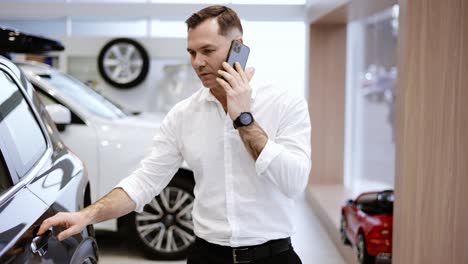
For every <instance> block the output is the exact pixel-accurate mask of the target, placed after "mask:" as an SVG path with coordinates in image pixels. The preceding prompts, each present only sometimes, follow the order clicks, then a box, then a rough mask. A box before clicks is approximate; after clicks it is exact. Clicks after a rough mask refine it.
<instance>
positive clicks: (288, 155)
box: [39, 6, 311, 264]
mask: <svg viewBox="0 0 468 264" xmlns="http://www.w3.org/2000/svg"><path fill="white" fill-rule="evenodd" d="M186 23H187V26H188V38H187V40H188V41H187V51H188V53H189V54H190V57H191V63H192V66H193V68H194V70H195V71H196V73H197V75H198V76H199V78H200V80H201V81H202V83H203V86H204V88H202V89H201V90H199V91H198V92H196V93H195V94H194V95H192V96H191V97H189V98H188V99H186V100H183V101H182V102H180V103H178V104H177V105H176V106H175V107H174V108H173V109H172V110H171V111H170V112H169V113H168V114H167V116H166V118H165V119H164V121H163V123H162V125H161V127H160V129H159V130H158V131H157V133H156V135H155V137H154V146H153V150H152V153H151V154H150V155H149V156H148V157H146V158H145V159H144V160H143V161H142V162H141V165H140V168H139V169H138V170H136V171H135V172H134V173H133V174H132V175H131V176H129V177H127V178H126V179H124V180H122V181H121V182H120V183H119V184H118V185H117V186H116V188H114V189H113V190H112V191H111V192H110V193H109V194H107V195H106V196H104V197H103V198H102V199H100V200H99V201H97V202H96V203H94V204H92V205H90V206H89V207H87V208H85V209H83V210H81V211H80V212H76V213H59V214H57V215H56V216H54V217H51V218H49V219H47V220H45V221H44V223H43V224H42V225H41V228H40V231H39V233H40V234H41V233H43V232H44V231H45V230H47V229H48V228H49V227H51V226H56V225H61V226H64V227H66V228H67V229H66V230H64V231H63V232H61V233H60V234H59V235H58V238H59V239H60V240H63V239H65V238H67V237H69V236H71V235H73V234H77V233H78V232H80V231H81V230H82V229H83V228H84V227H85V226H86V225H89V224H94V223H97V222H101V221H105V220H108V219H111V218H117V217H120V216H122V215H125V214H127V213H129V212H131V211H133V210H135V211H141V210H142V208H143V206H144V205H145V204H146V203H148V202H149V201H150V200H151V199H152V198H153V197H154V196H155V195H157V194H159V192H160V191H161V190H162V189H163V188H164V187H165V186H166V185H167V184H168V182H169V181H170V180H171V177H172V175H174V173H175V172H176V170H177V169H178V168H179V166H180V165H181V163H182V162H183V160H185V161H186V162H187V163H188V165H189V166H190V168H191V169H192V170H193V172H194V176H195V182H196V184H195V189H194V194H195V197H196V198H195V201H194V205H193V212H192V215H193V222H194V232H195V234H196V236H197V238H196V241H195V243H194V246H193V248H192V250H191V253H190V254H189V257H188V263H189V264H198V263H200V264H209V263H222V264H225V263H270V264H271V263H281V264H285V263H301V261H300V259H299V257H298V256H297V255H296V253H295V252H294V250H293V248H292V246H291V243H290V239H289V237H290V235H291V234H292V233H293V232H294V228H293V223H292V222H293V221H292V219H291V216H290V213H291V208H292V207H293V205H294V202H293V197H294V196H296V195H297V194H299V193H301V192H303V190H304V189H305V186H306V184H307V179H308V174H309V170H310V165H311V164H310V121H309V114H308V110H307V104H306V103H305V100H304V99H303V98H292V97H290V96H288V94H287V92H285V91H281V90H277V89H275V88H274V87H272V86H271V85H266V84H255V82H254V81H252V82H251V79H252V77H253V74H254V73H253V70H246V71H245V72H244V71H243V69H242V68H241V66H240V65H239V64H238V63H236V64H235V69H233V68H232V67H231V66H229V65H228V64H227V63H225V62H224V61H225V60H226V57H227V54H228V50H229V48H230V44H231V42H232V40H240V41H242V33H243V30H242V26H241V23H240V20H239V17H238V16H237V14H236V13H235V12H234V11H233V10H232V9H230V8H227V7H224V6H210V7H207V8H205V9H202V10H200V11H199V12H197V13H195V14H193V15H192V16H191V17H190V18H189V19H187V21H186ZM272 63H277V62H275V61H272ZM278 67H281V65H280V64H278ZM240 117H242V118H240ZM234 125H235V127H236V128H235V127H234Z"/></svg>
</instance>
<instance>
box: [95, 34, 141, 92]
mask: <svg viewBox="0 0 468 264" xmlns="http://www.w3.org/2000/svg"><path fill="white" fill-rule="evenodd" d="M98 68H99V73H100V74H101V76H102V78H104V80H105V81H106V82H107V83H109V84H110V85H112V86H114V87H116V88H123V89H127V88H132V87H135V86H137V85H138V84H140V83H141V82H143V81H144V80H145V78H146V76H147V75H148V72H149V56H148V53H147V52H146V50H145V49H144V48H143V46H142V45H141V44H140V43H138V42H136V41H135V40H133V39H128V38H118V39H114V40H111V41H110V42H108V43H107V44H106V45H104V47H103V48H102V49H101V52H100V53H99V57H98Z"/></svg>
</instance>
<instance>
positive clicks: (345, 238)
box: [340, 215, 351, 246]
mask: <svg viewBox="0 0 468 264" xmlns="http://www.w3.org/2000/svg"><path fill="white" fill-rule="evenodd" d="M347 226H348V224H347V223H346V219H345V216H344V215H341V220H340V240H341V242H342V243H343V244H344V245H346V246H350V245H351V242H350V241H349V239H348V236H347V235H346V228H347Z"/></svg>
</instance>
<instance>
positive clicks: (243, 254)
mask: <svg viewBox="0 0 468 264" xmlns="http://www.w3.org/2000/svg"><path fill="white" fill-rule="evenodd" d="M196 242H198V243H200V244H203V245H205V246H208V247H210V248H211V249H213V250H214V251H213V252H214V254H224V255H227V254H230V255H232V262H233V263H235V264H237V263H239V264H240V263H251V262H253V261H256V260H261V259H264V258H268V257H271V256H275V255H278V254H280V253H283V252H285V251H287V250H289V249H290V248H291V247H292V246H291V238H289V237H288V238H282V239H277V240H270V241H268V242H266V243H263V244H260V245H255V246H246V247H235V248H234V247H226V246H220V245H216V244H212V243H210V242H208V241H205V240H203V239H201V238H198V237H197V241H196Z"/></svg>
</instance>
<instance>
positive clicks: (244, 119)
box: [233, 112, 255, 129]
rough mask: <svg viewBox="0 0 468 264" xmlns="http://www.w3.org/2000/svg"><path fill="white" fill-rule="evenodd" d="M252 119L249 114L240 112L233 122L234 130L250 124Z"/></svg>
mask: <svg viewBox="0 0 468 264" xmlns="http://www.w3.org/2000/svg"><path fill="white" fill-rule="evenodd" d="M254 121H255V120H254V118H253V116H252V114H251V113H250V112H242V113H241V114H240V115H239V116H238V117H237V118H236V119H235V120H234V123H233V124H234V128H235V129H237V128H238V127H244V126H248V125H250V124H252V123H253V122H254Z"/></svg>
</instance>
